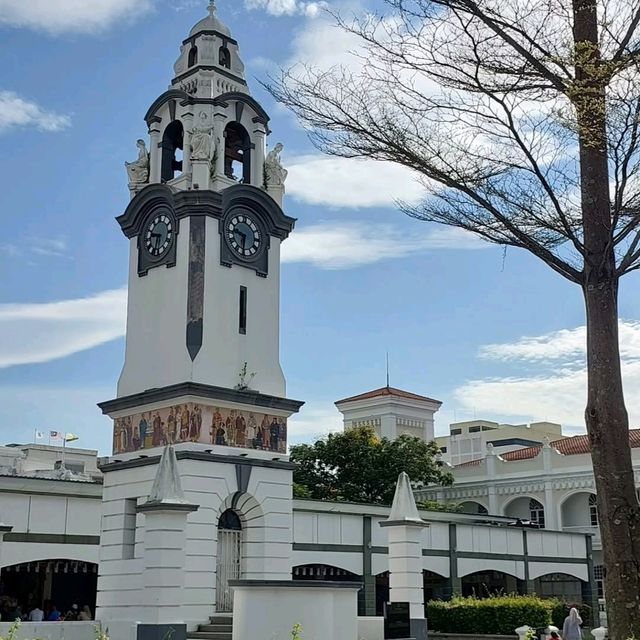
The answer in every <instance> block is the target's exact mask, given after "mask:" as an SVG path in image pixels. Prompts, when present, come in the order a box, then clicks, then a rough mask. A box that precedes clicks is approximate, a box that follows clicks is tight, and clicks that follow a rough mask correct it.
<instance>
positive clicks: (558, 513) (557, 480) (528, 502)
mask: <svg viewBox="0 0 640 640" xmlns="http://www.w3.org/2000/svg"><path fill="white" fill-rule="evenodd" d="M629 442H630V444H631V447H632V449H631V451H632V458H633V463H634V469H635V470H636V474H637V484H638V487H640V430H631V431H630V432H629ZM451 472H452V474H453V476H454V485H453V486H452V487H430V488H428V489H424V490H420V491H418V492H417V496H418V497H419V498H423V499H430V500H445V501H451V502H456V503H461V504H462V506H463V509H464V511H465V512H467V513H481V514H495V515H497V516H506V517H509V518H515V519H518V520H520V521H522V522H523V523H526V522H530V523H532V524H534V525H538V526H539V527H541V528H545V529H547V530H557V531H566V532H581V533H586V534H589V535H590V537H591V539H592V545H593V557H594V570H595V578H596V581H597V587H598V593H599V595H600V597H603V595H604V591H603V573H604V566H603V560H602V543H601V539H600V530H599V527H598V511H597V507H596V489H595V480H594V477H593V467H592V463H591V454H590V448H589V438H588V436H586V435H579V436H574V437H571V438H562V439H559V440H555V441H552V442H550V441H548V440H547V441H546V442H545V443H544V444H542V445H535V446H532V447H527V448H524V449H519V450H516V451H511V452H507V453H503V454H502V455H498V454H497V453H496V451H495V449H494V448H493V447H492V446H491V445H489V448H488V451H487V452H486V454H485V457H484V458H482V459H479V460H474V461H472V462H468V463H466V464H462V465H458V466H454V467H452V468H451Z"/></svg>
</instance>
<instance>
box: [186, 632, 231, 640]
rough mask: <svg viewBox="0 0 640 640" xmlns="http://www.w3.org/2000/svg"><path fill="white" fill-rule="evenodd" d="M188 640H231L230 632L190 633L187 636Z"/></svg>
mask: <svg viewBox="0 0 640 640" xmlns="http://www.w3.org/2000/svg"><path fill="white" fill-rule="evenodd" d="M187 638H188V639H189V640H231V632H230V631H191V632H190V633H188V634H187Z"/></svg>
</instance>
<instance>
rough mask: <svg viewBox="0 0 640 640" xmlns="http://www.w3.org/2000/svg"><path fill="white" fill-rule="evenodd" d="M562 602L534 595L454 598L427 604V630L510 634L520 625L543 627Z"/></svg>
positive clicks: (554, 614) (550, 622)
mask: <svg viewBox="0 0 640 640" xmlns="http://www.w3.org/2000/svg"><path fill="white" fill-rule="evenodd" d="M562 606H563V605H562V603H560V602H559V601H558V600H550V599H543V598H539V597H538V596H533V595H527V596H519V595H510V596H494V597H491V598H483V599H480V598H475V597H470V598H462V597H460V596H455V597H454V598H452V599H451V600H449V601H447V602H441V601H437V600H434V601H431V602H429V603H428V605H427V620H428V624H429V628H430V629H432V630H433V631H440V632H441V633H469V634H496V635H513V633H514V630H515V629H517V628H518V627H521V626H522V625H525V624H526V625H529V626H530V627H533V628H534V629H535V628H536V627H547V626H549V625H550V624H552V622H553V620H554V618H555V617H556V616H557V615H558V614H559V609H560V607H562Z"/></svg>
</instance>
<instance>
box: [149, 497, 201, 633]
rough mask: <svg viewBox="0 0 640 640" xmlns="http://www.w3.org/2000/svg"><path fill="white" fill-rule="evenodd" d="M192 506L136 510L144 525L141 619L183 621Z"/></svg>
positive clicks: (160, 621)
mask: <svg viewBox="0 0 640 640" xmlns="http://www.w3.org/2000/svg"><path fill="white" fill-rule="evenodd" d="M193 510H194V509H189V510H188V511H186V510H175V509H170V508H158V509H157V510H149V509H145V507H144V505H143V506H142V507H140V508H139V511H141V512H142V513H144V514H145V524H144V606H143V608H142V610H141V614H142V615H141V622H145V623H147V624H171V623H183V622H184V617H183V614H182V603H183V601H184V598H183V589H184V575H185V533H186V528H187V515H188V514H189V513H190V511H193Z"/></svg>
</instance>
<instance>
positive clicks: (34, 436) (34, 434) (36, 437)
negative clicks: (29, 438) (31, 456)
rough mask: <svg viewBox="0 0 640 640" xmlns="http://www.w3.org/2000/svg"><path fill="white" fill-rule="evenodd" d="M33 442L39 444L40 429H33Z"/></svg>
mask: <svg viewBox="0 0 640 640" xmlns="http://www.w3.org/2000/svg"><path fill="white" fill-rule="evenodd" d="M33 444H38V430H37V429H34V430H33Z"/></svg>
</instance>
